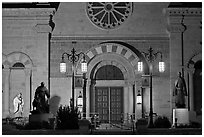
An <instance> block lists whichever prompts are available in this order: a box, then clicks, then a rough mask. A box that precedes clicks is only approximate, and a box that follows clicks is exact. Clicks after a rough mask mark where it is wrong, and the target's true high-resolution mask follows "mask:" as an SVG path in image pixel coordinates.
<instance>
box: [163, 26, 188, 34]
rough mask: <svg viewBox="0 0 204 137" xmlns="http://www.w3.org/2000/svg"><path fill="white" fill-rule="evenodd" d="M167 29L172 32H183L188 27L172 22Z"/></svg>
mask: <svg viewBox="0 0 204 137" xmlns="http://www.w3.org/2000/svg"><path fill="white" fill-rule="evenodd" d="M167 30H168V31H169V32H171V33H181V32H184V31H185V30H186V27H185V26H183V25H181V24H171V25H168V26H167Z"/></svg>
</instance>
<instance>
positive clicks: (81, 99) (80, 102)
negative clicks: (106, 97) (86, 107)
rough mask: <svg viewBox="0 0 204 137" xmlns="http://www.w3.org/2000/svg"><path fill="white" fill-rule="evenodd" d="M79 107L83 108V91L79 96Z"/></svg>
mask: <svg viewBox="0 0 204 137" xmlns="http://www.w3.org/2000/svg"><path fill="white" fill-rule="evenodd" d="M77 105H78V107H82V106H83V97H82V95H81V91H80V92H79V96H78V100H77Z"/></svg>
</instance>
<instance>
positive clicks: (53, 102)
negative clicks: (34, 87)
mask: <svg viewBox="0 0 204 137" xmlns="http://www.w3.org/2000/svg"><path fill="white" fill-rule="evenodd" d="M59 103H60V97H59V96H57V95H54V96H52V97H51V99H50V112H51V113H52V114H54V115H55V114H56V113H57V110H58V107H59Z"/></svg>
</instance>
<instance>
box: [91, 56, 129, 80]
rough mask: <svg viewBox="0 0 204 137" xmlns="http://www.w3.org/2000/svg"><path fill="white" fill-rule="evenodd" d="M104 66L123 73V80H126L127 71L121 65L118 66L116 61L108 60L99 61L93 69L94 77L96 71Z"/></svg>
mask: <svg viewBox="0 0 204 137" xmlns="http://www.w3.org/2000/svg"><path fill="white" fill-rule="evenodd" d="M106 65H113V66H116V67H117V68H119V69H120V70H121V72H122V73H123V75H124V79H128V74H127V70H126V69H125V67H124V66H123V65H121V64H119V63H118V62H116V61H110V60H105V61H101V62H100V63H99V64H98V65H97V66H96V68H95V70H94V77H95V75H96V72H97V71H98V69H100V68H101V67H103V66H106Z"/></svg>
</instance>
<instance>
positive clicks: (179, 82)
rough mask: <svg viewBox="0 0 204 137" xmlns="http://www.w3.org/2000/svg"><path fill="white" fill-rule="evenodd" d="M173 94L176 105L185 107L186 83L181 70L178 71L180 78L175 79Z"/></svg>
mask: <svg viewBox="0 0 204 137" xmlns="http://www.w3.org/2000/svg"><path fill="white" fill-rule="evenodd" d="M173 96H175V103H176V104H175V105H176V107H177V108H185V107H186V105H185V96H187V90H186V83H185V80H184V78H183V77H182V76H181V72H178V78H177V79H176V81H175V85H174V89H173Z"/></svg>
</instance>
